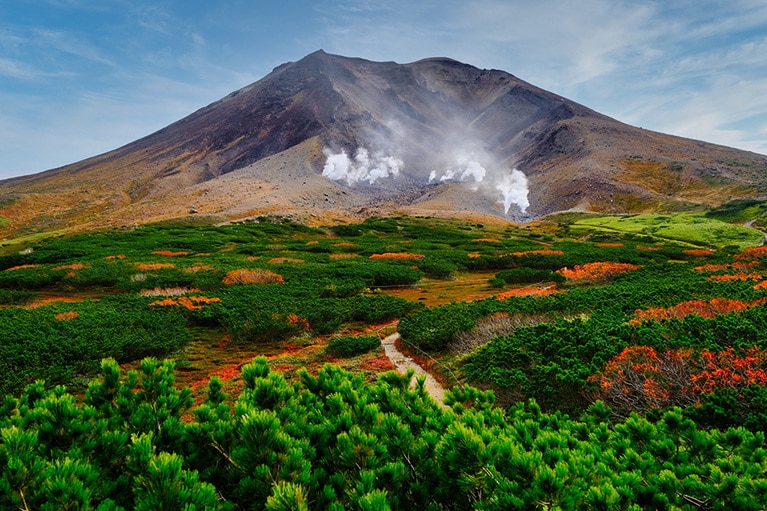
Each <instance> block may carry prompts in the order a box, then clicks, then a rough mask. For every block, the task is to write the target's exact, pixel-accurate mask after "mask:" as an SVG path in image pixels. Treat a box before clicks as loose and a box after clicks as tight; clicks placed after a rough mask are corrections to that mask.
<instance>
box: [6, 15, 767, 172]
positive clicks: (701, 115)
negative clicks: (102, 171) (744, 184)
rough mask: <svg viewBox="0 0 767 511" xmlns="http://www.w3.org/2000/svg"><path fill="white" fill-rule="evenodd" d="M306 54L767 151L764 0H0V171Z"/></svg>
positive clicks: (55, 158)
mask: <svg viewBox="0 0 767 511" xmlns="http://www.w3.org/2000/svg"><path fill="white" fill-rule="evenodd" d="M318 49H323V50H325V51H326V52H328V53H333V54H337V55H344V56H349V57H361V58H365V59H369V60H376V61H395V62H399V63H407V62H413V61H416V60H419V59H422V58H427V57H450V58H453V59H456V60H459V61H461V62H465V63H467V64H472V65H474V66H476V67H479V68H486V69H501V70H504V71H507V72H509V73H511V74H513V75H515V76H517V77H519V78H521V79H523V80H525V81H528V82H530V83H532V84H534V85H537V86H539V87H542V88H544V89H547V90H549V91H551V92H554V93H557V94H559V95H562V96H565V97H567V98H569V99H572V100H574V101H577V102H579V103H581V104H584V105H586V106H588V107H590V108H592V109H594V110H597V111H599V112H601V113H603V114H606V115H609V116H611V117H614V118H616V119H618V120H620V121H623V122H626V123H628V124H632V125H634V126H640V127H643V128H645V129H651V130H655V131H661V132H665V133H671V134H675V135H680V136H684V137H689V138H694V139H699V140H705V141H708V142H714V143H718V144H722V145H728V146H732V147H738V148H741V149H746V150H750V151H754V152H758V153H761V154H767V2H765V1H764V0H728V1H723V0H657V1H656V0H578V1H573V0H417V1H414V0H386V1H373V0H357V1H351V0H319V1H306V0H268V1H266V0H204V1H203V0H0V179H4V178H8V177H13V176H19V175H25V174H32V173H36V172H40V171H43V170H47V169H51V168H55V167H59V166H62V165H66V164H69V163H73V162H76V161H79V160H81V159H84V158H87V157H90V156H95V155H97V154H101V153H103V152H106V151H109V150H111V149H115V148H117V147H120V146H122V145H124V144H127V143H129V142H131V141H133V140H136V139H138V138H141V137H143V136H146V135H149V134H150V133H152V132H154V131H157V130H159V129H161V128H163V127H164V126H167V125H168V124H171V123H173V122H175V121H177V120H179V119H181V118H183V117H184V116H186V115H188V114H190V113H192V112H194V111H195V110H197V109H199V108H201V107H203V106H205V105H207V104H209V103H212V102H213V101H216V100H218V99H220V98H221V97H223V96H225V95H227V94H229V93H230V92H233V91H235V90H237V89H239V88H242V87H244V86H246V85H248V84H250V83H252V82H254V81H256V80H258V79H260V78H263V77H264V76H266V75H267V74H268V73H269V72H271V70H272V69H273V68H274V67H276V66H278V65H280V64H282V63H284V62H289V61H296V60H300V59H301V58H302V57H304V56H306V55H308V54H309V53H312V52H314V51H316V50H318Z"/></svg>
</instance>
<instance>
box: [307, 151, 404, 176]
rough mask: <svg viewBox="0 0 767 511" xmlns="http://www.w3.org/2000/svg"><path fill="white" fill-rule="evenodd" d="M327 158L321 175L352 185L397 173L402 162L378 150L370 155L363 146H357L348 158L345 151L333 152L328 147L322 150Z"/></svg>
mask: <svg viewBox="0 0 767 511" xmlns="http://www.w3.org/2000/svg"><path fill="white" fill-rule="evenodd" d="M322 153H323V154H324V155H325V157H326V158H327V159H326V160H325V166H324V167H323V169H322V175H323V176H325V177H327V178H328V179H332V180H333V181H342V180H343V181H346V184H347V185H352V184H354V183H358V182H360V181H367V182H368V183H369V184H371V185H372V184H373V183H375V182H376V181H378V180H379V179H384V178H387V177H389V176H391V177H394V176H397V175H398V174H399V171H400V168H401V167H402V165H403V163H402V160H400V159H399V158H395V157H394V156H387V155H385V154H384V153H383V152H381V151H378V152H376V153H374V154H373V155H372V156H371V155H370V153H369V152H368V150H367V149H365V148H364V147H359V148H358V149H357V153H356V154H355V155H354V158H349V156H348V155H347V154H346V151H341V152H340V153H334V152H333V151H331V150H330V149H328V148H325V149H323V150H322Z"/></svg>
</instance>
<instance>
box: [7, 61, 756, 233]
mask: <svg viewBox="0 0 767 511" xmlns="http://www.w3.org/2000/svg"><path fill="white" fill-rule="evenodd" d="M765 190H767V156H762V155H757V154H754V153H749V152H745V151H740V150H736V149H731V148H726V147H722V146H717V145H713V144H707V143H704V142H699V141H693V140H688V139H683V138H679V137H673V136H669V135H664V134H661V133H655V132H651V131H647V130H643V129H640V128H635V127H631V126H628V125H625V124H622V123H620V122H618V121H616V120H614V119H611V118H609V117H606V116H604V115H601V114H599V113H597V112H594V111H593V110H590V109H588V108H586V107H584V106H582V105H579V104H577V103H574V102H572V101H569V100H567V99H565V98H563V97H560V96H557V95H555V94H552V93H550V92H547V91H545V90H542V89H540V88H537V87H535V86H533V85H531V84H529V83H526V82H524V81H522V80H520V79H518V78H516V77H515V76H513V75H511V74H509V73H507V72H504V71H498V70H484V69H478V68H476V67H473V66H470V65H467V64H463V63H460V62H457V61H454V60H450V59H446V58H430V59H425V60H421V61H418V62H413V63H410V64H396V63H393V62H371V61H367V60H363V59H356V58H347V57H341V56H335V55H329V54H327V53H324V52H322V51H318V52H315V53H313V54H311V55H308V56H307V57H305V58H303V59H301V60H300V61H297V62H292V63H287V64H283V65H281V66H279V67H277V68H275V69H274V70H273V71H272V73H270V74H269V75H267V76H266V77H264V78H263V79H261V80H259V81H257V82H255V83H253V84H251V85H249V86H247V87H245V88H243V89H240V90H238V91H236V92H233V93H232V94H230V95H228V96H227V97H225V98H223V99H221V100H219V101H217V102H215V103H213V104H211V105H208V106H206V107H204V108H202V109H200V110H198V111H197V112H194V113H193V114H191V115H189V116H187V117H185V118H184V119H181V120H180V121H178V122H176V123H174V124H171V125H170V126H168V127H166V128H164V129H162V130H160V131H158V132H156V133H153V134H151V135H149V136H147V137H145V138H142V139H140V140H137V141H135V142H132V143H130V144H128V145H126V146H124V147H121V148H119V149H116V150H114V151H111V152H109V153H106V154H102V155H100V156H96V157H93V158H90V159H87V160H84V161H82V162H78V163H75V164H72V165H69V166H66V167H62V168H58V169H54V170H50V171H47V172H42V173H39V174H35V175H31V176H24V177H20V178H14V179H10V180H6V181H3V182H0V215H1V216H2V217H3V218H5V221H4V222H2V227H0V237H5V238H8V237H12V236H18V235H21V234H25V233H30V232H37V231H53V230H71V229H85V228H99V227H105V226H121V225H132V224H136V223H143V222H150V221H157V220H162V219H169V218H179V217H184V216H188V215H197V216H203V215H204V216H212V217H214V218H216V219H220V220H222V221H223V220H231V219H238V218H246V217H251V216H258V215H268V214H279V215H284V216H293V217H295V218H300V219H303V220H314V221H317V222H335V221H343V220H346V219H350V218H363V217H365V216H369V215H372V214H383V213H391V212H400V213H410V214H425V215H451V216H453V215H460V216H473V217H477V218H481V217H484V218H489V217H494V218H497V219H508V220H512V221H521V220H526V219H529V218H534V217H538V216H541V215H544V214H547V213H551V212H555V211H562V210H572V209H575V210H593V211H603V212H616V213H618V212H619V213H636V212H643V211H676V210H685V209H691V208H698V207H706V206H712V205H718V204H720V203H722V202H726V201H727V200H730V199H733V198H741V197H760V196H763V195H764V194H765Z"/></svg>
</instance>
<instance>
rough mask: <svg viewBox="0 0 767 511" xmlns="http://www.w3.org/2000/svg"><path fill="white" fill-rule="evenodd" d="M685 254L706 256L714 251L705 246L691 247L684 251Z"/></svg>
mask: <svg viewBox="0 0 767 511" xmlns="http://www.w3.org/2000/svg"><path fill="white" fill-rule="evenodd" d="M684 253H685V254H687V255H691V256H695V257H706V256H710V255H711V254H713V253H714V252H712V251H711V250H707V249H705V248H690V249H687V250H685V251H684Z"/></svg>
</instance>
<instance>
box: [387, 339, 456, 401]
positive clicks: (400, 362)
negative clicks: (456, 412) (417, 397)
mask: <svg viewBox="0 0 767 511" xmlns="http://www.w3.org/2000/svg"><path fill="white" fill-rule="evenodd" d="M397 339H399V334H398V333H394V334H391V335H390V336H388V337H386V338H384V339H383V340H382V341H381V345H382V346H383V349H384V353H386V356H387V357H389V360H391V362H392V364H394V366H395V367H396V368H397V370H398V371H399V372H400V373H403V374H404V373H405V372H407V370H408V369H413V370H414V371H415V376H416V378H418V377H420V376H425V377H426V382H425V383H424V388H425V389H426V392H428V393H429V395H430V396H431V397H432V398H433V399H434V401H436V402H437V404H439V405H440V406H441V407H442V408H447V406H446V405H445V389H444V388H442V385H440V383H439V382H438V381H437V380H436V379H434V377H433V376H432V375H431V374H429V373H428V372H426V371H425V370H424V369H423V368H422V367H421V366H419V365H418V364H416V363H415V362H413V359H411V358H410V357H407V356H405V355H403V354H402V353H401V352H400V351H399V350H398V349H397V348H396V347H395V346H394V343H395V342H397Z"/></svg>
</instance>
